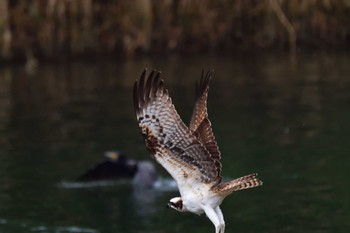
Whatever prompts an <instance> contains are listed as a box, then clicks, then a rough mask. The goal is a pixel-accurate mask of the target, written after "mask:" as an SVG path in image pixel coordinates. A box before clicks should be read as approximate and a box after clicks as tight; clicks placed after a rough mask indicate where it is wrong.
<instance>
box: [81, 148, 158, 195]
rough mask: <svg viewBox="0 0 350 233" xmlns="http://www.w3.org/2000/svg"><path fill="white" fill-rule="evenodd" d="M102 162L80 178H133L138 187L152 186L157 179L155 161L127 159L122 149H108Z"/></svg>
mask: <svg viewBox="0 0 350 233" xmlns="http://www.w3.org/2000/svg"><path fill="white" fill-rule="evenodd" d="M104 157H105V158H106V159H105V160H104V161H102V162H101V163H99V164H97V165H96V166H94V167H93V168H91V169H89V170H88V171H87V172H85V173H84V174H83V175H81V176H80V177H79V178H78V181H80V182H89V181H101V180H118V179H132V183H133V185H134V186H135V187H136V188H141V189H147V188H151V187H152V186H153V184H154V182H155V181H156V180H157V173H156V170H155V168H154V165H153V163H151V162H149V161H135V160H132V159H127V158H126V156H125V154H123V153H122V152H121V151H107V152H105V153H104Z"/></svg>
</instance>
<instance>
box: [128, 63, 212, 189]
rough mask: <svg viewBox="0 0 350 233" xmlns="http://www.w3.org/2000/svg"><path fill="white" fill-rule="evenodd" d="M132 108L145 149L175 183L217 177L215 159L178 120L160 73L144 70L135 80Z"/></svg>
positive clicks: (209, 179)
mask: <svg viewBox="0 0 350 233" xmlns="http://www.w3.org/2000/svg"><path fill="white" fill-rule="evenodd" d="M134 108H135V112H136V117H137V121H138V124H139V128H140V129H141V132H142V135H143V136H144V139H145V143H146V147H147V149H148V150H149V151H150V152H151V154H152V156H153V157H154V158H155V159H156V160H157V161H158V162H159V163H160V164H161V165H162V166H163V167H164V168H165V169H166V170H167V171H168V172H169V173H170V174H171V175H172V176H173V178H174V179H175V180H176V181H177V182H178V184H179V183H180V184H181V183H183V182H186V183H187V184H189V182H188V180H189V179H195V180H197V181H200V182H204V183H212V182H214V181H216V180H217V178H218V171H217V169H216V166H215V160H214V159H213V158H212V157H211V156H210V154H209V152H208V151H207V149H206V148H205V147H204V146H203V145H202V143H201V142H200V141H198V139H197V137H196V136H194V135H193V134H192V132H191V131H190V130H189V128H188V127H187V126H186V125H185V124H184V123H183V121H182V120H181V118H180V116H179V115H178V113H177V112H176V110H175V107H174V105H173V104H172V101H171V98H170V97H169V94H168V91H167V90H166V89H165V88H164V85H163V80H161V79H160V72H156V71H153V72H151V74H150V75H149V76H148V78H146V70H145V71H144V72H143V73H142V75H141V78H140V80H139V81H136V82H135V85H134ZM179 188H180V185H179ZM180 192H181V190H180Z"/></svg>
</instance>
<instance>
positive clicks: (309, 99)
mask: <svg viewBox="0 0 350 233" xmlns="http://www.w3.org/2000/svg"><path fill="white" fill-rule="evenodd" d="M349 62H350V57H349V56H348V55H347V54H339V53H338V54H316V55H312V54H307V55H300V57H299V58H298V60H297V63H295V64H293V63H290V62H289V61H288V58H287V57H285V56H283V55H281V54H272V55H259V56H258V55H255V56H246V57H239V58H236V57H215V56H214V57H213V56H211V57H189V58H176V57H171V58H167V59H159V60H157V59H155V60H148V59H144V60H142V59H139V60H131V61H125V62H104V63H97V64H93V63H91V64H85V63H76V64H71V65H57V66H56V65H41V66H40V67H38V69H37V70H36V72H35V73H31V74H27V73H26V71H25V69H23V68H22V67H3V68H1V70H0V231H4V232H9V233H13V232H23V231H39V232H40V231H41V232H122V233H128V232H137V233H139V232H169V233H171V232H183V231H191V232H193V233H195V232H201V233H203V232H213V227H212V224H211V223H210V221H208V220H207V219H206V218H204V217H198V216H195V215H182V214H179V213H175V212H174V211H172V210H167V209H166V208H165V206H166V203H167V202H168V200H169V199H170V198H172V197H174V196H177V195H178V194H177V192H176V191H174V190H170V191H165V190H157V189H156V190H150V191H147V192H146V191H137V192H135V191H133V188H132V186H131V185H130V184H126V183H120V184H116V185H105V186H96V187H91V188H62V187H58V186H57V184H59V183H60V182H62V180H74V178H76V177H77V176H78V175H79V174H81V173H82V172H84V171H85V170H86V169H87V168H89V167H91V165H93V164H94V163H95V161H96V158H98V157H99V155H100V154H101V152H103V151H106V150H111V149H122V150H123V151H125V152H126V153H127V154H128V155H129V156H130V157H132V158H134V159H137V160H144V159H147V158H149V157H148V155H147V152H146V150H145V148H144V144H143V141H142V137H141V136H140V134H139V131H138V130H137V126H136V122H135V117H134V114H133V109H132V101H131V89H132V85H133V82H134V80H135V79H136V78H137V77H138V76H139V74H140V73H141V71H142V69H143V68H144V67H149V68H153V67H156V68H158V69H161V70H162V71H163V74H164V79H166V80H165V84H166V86H167V87H169V91H170V94H171V96H172V97H173V101H174V103H175V105H176V106H177V109H178V111H179V113H180V115H181V116H183V119H184V121H185V122H188V120H189V116H190V113H191V109H192V105H193V101H192V100H193V99H194V97H193V96H194V83H195V80H196V79H198V78H199V75H200V72H201V69H202V68H207V67H213V68H214V69H215V77H214V79H213V80H212V82H211V88H210V94H209V103H208V104H209V109H208V111H209V115H210V118H211V121H212V123H213V127H214V132H215V135H216V138H217V140H218V144H219V146H220V150H221V152H222V154H223V156H222V157H223V158H222V161H223V175H224V176H226V177H231V178H235V177H239V176H242V175H245V174H249V173H250V172H258V173H259V175H260V177H261V179H262V180H263V181H264V186H263V187H261V188H258V189H256V190H247V191H244V192H243V191H242V192H237V194H234V195H232V196H231V197H229V198H227V199H226V200H225V201H224V203H223V205H222V209H223V212H224V215H225V219H226V222H227V230H226V232H275V231H278V232H348V231H349V229H350V225H349V223H348V219H349V217H350V216H349V207H350V202H349V198H348V194H349V191H350V186H349V182H346V177H348V176H349V174H348V166H349V164H350V163H349V153H350V147H349V145H348V135H349V133H350V125H349V120H348V119H350V109H349V103H350V92H349V91H348V90H349V87H350V78H349V75H348V74H349V73H350V68H349V66H348V64H349ZM157 169H158V171H159V172H160V173H161V174H162V176H164V177H166V176H167V174H166V172H164V170H163V169H161V168H160V166H158V167H157ZM160 187H164V185H160ZM185 229H186V230H185ZM277 229H278V230H277Z"/></svg>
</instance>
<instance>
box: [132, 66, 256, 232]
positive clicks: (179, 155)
mask: <svg viewBox="0 0 350 233" xmlns="http://www.w3.org/2000/svg"><path fill="white" fill-rule="evenodd" d="M160 74H161V73H160V72H156V71H155V70H154V71H152V72H151V73H150V75H149V76H148V78H146V70H144V71H143V73H142V75H141V78H140V80H139V81H136V82H135V85H134V93H133V95H134V108H135V113H136V117H137V121H138V125H139V128H140V129H141V132H142V135H143V137H144V140H145V143H146V147H147V149H148V150H149V151H150V153H151V155H152V157H153V158H154V159H155V160H156V161H157V162H158V163H160V164H161V165H162V166H163V167H164V168H165V169H166V170H167V171H168V172H169V173H170V175H171V176H172V177H173V178H174V179H175V181H176V183H177V186H178V189H179V192H180V195H181V197H175V198H172V199H171V200H170V201H169V203H168V206H169V207H171V208H173V209H175V210H177V211H179V212H192V213H195V214H198V215H200V214H203V213H205V214H206V215H207V217H208V218H209V219H210V220H211V221H212V223H213V224H214V226H215V232H216V233H224V231H225V221H224V217H223V214H222V212H221V209H220V204H221V203H222V201H223V200H224V198H225V197H226V196H228V195H229V194H231V193H232V192H234V191H238V190H242V189H247V188H253V187H256V186H259V185H262V181H260V180H259V179H258V178H257V174H256V173H253V174H250V175H247V176H243V177H241V178H238V179H235V180H232V181H229V182H226V183H221V180H222V177H221V175H220V173H221V163H220V158H221V155H220V151H219V148H218V146H217V143H216V141H215V137H214V134H213V131H212V128H211V122H210V121H209V118H208V113H207V96H208V90H209V80H210V79H211V75H212V71H208V72H207V73H206V75H204V73H203V71H202V77H201V80H200V82H199V83H197V85H196V102H195V106H194V111H193V114H192V117H191V121H190V124H189V127H187V126H186V125H185V124H184V123H183V121H182V120H181V118H180V116H179V115H178V113H177V112H176V110H175V107H174V105H173V104H172V101H171V98H170V97H169V93H168V90H167V89H165V88H164V81H163V80H162V79H160Z"/></svg>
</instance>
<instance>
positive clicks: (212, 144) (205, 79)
mask: <svg viewBox="0 0 350 233" xmlns="http://www.w3.org/2000/svg"><path fill="white" fill-rule="evenodd" d="M212 74H213V71H212V70H209V71H208V72H207V73H206V74H205V75H204V72H203V71H202V76H201V80H200V82H199V83H197V84H196V102H195V106H194V109H193V113H192V117H191V121H190V125H189V128H190V130H191V132H193V134H194V135H195V136H196V137H197V138H198V140H199V141H200V142H201V143H202V144H203V145H204V147H205V149H206V150H207V151H208V152H209V154H210V156H211V157H212V159H213V160H214V162H215V167H216V169H217V172H218V175H219V179H218V180H219V182H220V181H221V176H220V173H221V168H222V165H221V162H220V159H221V155H220V151H219V147H218V145H217V143H216V140H215V136H214V133H213V130H212V127H211V122H210V120H209V118H208V111H207V98H208V91H209V81H210V79H211V76H212Z"/></svg>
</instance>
